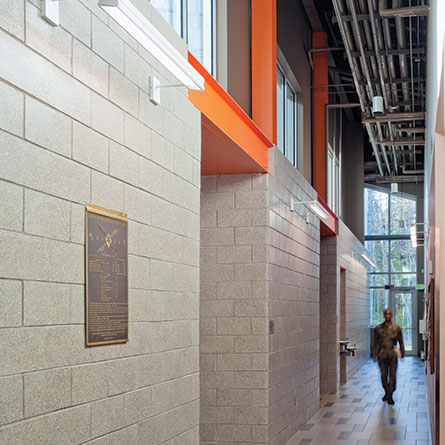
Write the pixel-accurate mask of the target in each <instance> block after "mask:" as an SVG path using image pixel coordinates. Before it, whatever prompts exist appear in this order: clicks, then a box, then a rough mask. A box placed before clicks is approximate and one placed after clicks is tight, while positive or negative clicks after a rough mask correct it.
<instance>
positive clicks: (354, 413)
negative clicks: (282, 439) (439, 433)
mask: <svg viewBox="0 0 445 445" xmlns="http://www.w3.org/2000/svg"><path fill="white" fill-rule="evenodd" d="M397 378H398V385H397V391H396V392H395V394H394V400H395V402H396V404H395V405H394V406H389V405H388V404H387V403H385V402H383V401H382V400H381V398H382V396H383V390H382V388H381V385H380V375H379V371H378V369H377V366H376V365H375V364H374V363H373V362H372V361H369V362H367V363H366V364H365V365H364V366H363V367H362V368H361V369H360V370H359V371H358V372H357V374H356V375H355V376H354V378H353V379H350V381H349V383H347V384H346V385H344V386H343V387H342V388H341V391H339V392H338V393H337V394H327V395H325V396H322V397H321V399H320V406H321V407H322V409H321V410H320V411H318V412H317V413H316V414H315V415H314V416H313V417H312V418H311V419H310V420H309V421H307V423H306V424H305V425H304V426H303V427H302V428H301V430H300V431H299V432H297V433H296V434H295V435H294V436H293V437H292V438H291V439H290V440H289V442H288V444H287V445H295V444H300V443H301V444H311V445H317V444H324V445H327V444H329V445H334V444H342V445H350V444H351V445H399V444H400V445H402V444H403V445H416V444H417V445H431V433H430V429H429V416H428V402H427V398H426V394H425V391H426V387H425V375H424V366H423V364H422V363H421V362H420V360H418V359H417V358H414V357H410V358H405V359H404V360H402V361H400V362H399V368H398V376H397Z"/></svg>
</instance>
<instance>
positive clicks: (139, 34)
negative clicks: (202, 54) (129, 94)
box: [98, 0, 204, 104]
mask: <svg viewBox="0 0 445 445" xmlns="http://www.w3.org/2000/svg"><path fill="white" fill-rule="evenodd" d="M98 5H99V6H100V7H101V8H102V9H103V10H104V11H105V12H106V13H107V14H108V15H109V16H110V17H111V18H112V19H113V20H114V21H115V22H116V23H118V24H119V25H120V26H121V27H122V28H123V29H124V30H125V31H127V32H128V34H130V36H131V37H133V38H134V39H135V40H137V42H138V43H139V44H140V45H142V46H143V47H144V48H145V49H146V50H147V51H148V52H149V53H150V54H151V55H152V56H153V57H155V58H156V59H157V60H158V62H159V63H160V64H161V65H162V66H164V68H166V69H167V70H168V71H169V72H170V73H171V74H173V76H174V77H176V79H178V80H179V82H180V83H179V84H174V85H161V84H160V82H159V80H158V79H157V78H156V77H154V76H152V77H151V79H150V99H151V100H152V102H154V103H156V104H159V103H160V91H159V89H160V88H166V87H177V86H185V87H187V88H189V89H192V90H201V91H202V90H204V78H203V77H202V76H201V74H199V73H198V71H196V70H195V68H193V67H192V65H191V64H190V63H189V62H188V60H187V59H185V58H184V57H183V56H182V54H181V53H180V52H179V51H178V50H177V49H176V48H175V47H174V46H173V45H172V44H171V43H170V42H169V41H168V40H167V39H166V38H165V37H164V36H163V35H162V34H161V33H160V32H159V31H158V30H157V29H156V27H155V26H153V25H152V24H151V23H150V22H149V21H148V20H147V19H146V18H145V16H144V15H143V14H142V13H141V12H140V11H139V10H138V9H137V8H136V7H135V6H133V4H132V3H131V1H130V0H99V3H98Z"/></svg>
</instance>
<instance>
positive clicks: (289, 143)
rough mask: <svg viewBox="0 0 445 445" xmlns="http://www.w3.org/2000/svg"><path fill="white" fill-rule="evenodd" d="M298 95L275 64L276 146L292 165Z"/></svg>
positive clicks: (293, 161) (294, 161) (294, 155)
mask: <svg viewBox="0 0 445 445" xmlns="http://www.w3.org/2000/svg"><path fill="white" fill-rule="evenodd" d="M297 99H298V96H297V93H296V92H295V89H294V88H293V87H292V85H291V83H290V81H289V79H287V78H286V76H285V74H284V71H283V70H282V69H281V67H280V66H279V65H278V66H277V146H278V148H279V150H280V151H281V152H282V153H283V154H284V155H285V156H286V157H287V159H289V161H290V162H291V164H292V165H293V166H294V167H297V165H298V150H297V147H298V140H297V103H298V100H297Z"/></svg>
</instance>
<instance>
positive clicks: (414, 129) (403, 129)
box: [396, 125, 426, 134]
mask: <svg viewBox="0 0 445 445" xmlns="http://www.w3.org/2000/svg"><path fill="white" fill-rule="evenodd" d="M396 131H397V133H408V134H414V133H425V132H426V128H425V127H401V126H400V125H399V126H398V127H397V128H396Z"/></svg>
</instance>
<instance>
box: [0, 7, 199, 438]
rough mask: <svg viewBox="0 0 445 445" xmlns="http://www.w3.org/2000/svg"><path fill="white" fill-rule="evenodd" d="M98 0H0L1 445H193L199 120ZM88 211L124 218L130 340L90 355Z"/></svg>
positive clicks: (159, 22)
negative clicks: (151, 89) (52, 17)
mask: <svg viewBox="0 0 445 445" xmlns="http://www.w3.org/2000/svg"><path fill="white" fill-rule="evenodd" d="M134 3H135V5H136V6H137V7H139V8H140V9H141V11H142V12H143V13H144V14H145V15H146V16H147V18H148V19H149V20H150V21H151V22H152V23H153V24H154V25H155V26H156V27H158V29H160V31H161V32H162V33H163V34H164V35H165V36H167V37H168V38H169V40H170V41H171V42H172V43H173V44H174V45H175V47H176V48H178V50H180V51H181V53H182V54H183V55H184V56H186V46H185V43H184V42H183V41H182V40H181V39H180V38H179V37H178V36H177V35H176V34H175V33H174V32H173V30H172V29H171V28H170V27H169V25H167V23H166V22H164V21H163V19H162V18H161V17H160V16H159V15H158V14H157V12H156V11H154V9H153V8H152V7H151V6H150V3H149V2H148V1H145V0H144V1H142V0H138V1H136V0H135V1H134ZM96 4H97V1H96V0H70V1H62V2H60V9H61V11H60V21H61V24H60V26H59V27H52V26H50V25H49V24H48V23H46V22H45V21H44V20H43V19H42V18H41V17H40V1H38V0H32V1H24V0H0V48H1V50H0V99H1V100H0V209H1V211H0V254H1V261H0V307H1V310H0V328H1V335H0V394H1V396H0V400H1V403H0V443H1V444H5V445H6V444H8V445H10V444H32V445H38V444H45V445H48V444H57V445H60V444H79V443H95V444H111V443H116V444H117V443H119V444H126V445H130V444H150V445H154V444H161V443H162V444H169V445H173V444H177V445H184V444H190V445H196V444H197V443H198V441H199V439H198V430H199V332H198V330H199V328H198V324H199V321H198V317H199V297H198V292H199V237H200V232H199V225H200V215H199V213H200V208H199V201H200V144H201V140H200V114H199V112H198V111H197V110H196V109H195V108H194V107H193V106H192V105H191V104H190V102H189V101H188V98H187V91H186V90H185V89H184V88H175V89H174V88H170V89H165V90H163V91H162V93H161V95H162V105H160V106H154V105H152V104H151V103H150V101H149V99H148V80H149V78H148V76H149V74H150V73H152V72H153V73H156V74H157V75H158V76H159V77H160V79H161V80H162V81H164V82H175V80H174V79H173V78H171V76H170V75H169V74H168V72H166V71H165V70H164V69H163V67H162V66H160V65H159V64H158V63H157V62H156V60H154V59H153V58H152V57H151V56H150V55H149V54H148V53H147V52H146V51H145V50H144V49H142V48H141V47H140V46H139V45H138V43H137V42H136V41H135V40H133V39H132V38H131V37H130V36H129V35H128V34H126V33H125V32H124V31H123V30H122V29H121V28H119V26H117V25H116V24H115V23H112V22H111V21H110V20H109V19H108V16H107V15H105V14H104V13H103V12H102V11H101V10H100V9H99V8H98V7H97V6H96ZM86 202H92V203H94V204H97V205H101V206H104V207H108V208H112V209H114V210H118V211H122V212H126V213H128V218H129V286H130V292H129V302H130V303H129V304H130V333H129V337H130V341H129V343H128V344H121V345H112V346H101V347H95V348H86V347H85V333H84V331H85V325H84V317H85V315H84V311H85V307H84V276H85V262H84V218H85V217H84V204H85V203H86Z"/></svg>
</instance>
